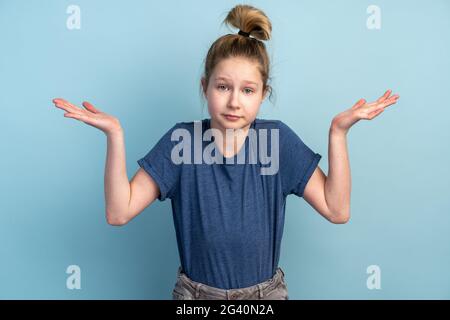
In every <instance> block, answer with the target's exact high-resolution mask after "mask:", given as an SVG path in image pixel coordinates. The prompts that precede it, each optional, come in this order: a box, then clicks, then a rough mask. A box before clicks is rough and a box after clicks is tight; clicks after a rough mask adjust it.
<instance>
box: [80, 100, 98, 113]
mask: <svg viewBox="0 0 450 320" xmlns="http://www.w3.org/2000/svg"><path fill="white" fill-rule="evenodd" d="M83 106H84V107H85V108H86V109H88V110H89V111H91V112H93V113H99V112H100V110H98V109H96V108H95V107H94V106H93V105H92V104H91V103H89V102H87V101H84V102H83Z"/></svg>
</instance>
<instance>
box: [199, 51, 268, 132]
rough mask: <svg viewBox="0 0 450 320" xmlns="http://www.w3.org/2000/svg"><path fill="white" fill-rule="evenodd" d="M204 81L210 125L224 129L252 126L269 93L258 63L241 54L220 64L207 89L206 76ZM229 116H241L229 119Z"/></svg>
mask: <svg viewBox="0 0 450 320" xmlns="http://www.w3.org/2000/svg"><path fill="white" fill-rule="evenodd" d="M201 82H202V86H203V92H204V94H205V96H206V99H207V101H208V112H209V114H210V116H211V126H212V127H214V128H217V129H220V130H221V131H224V130H225V129H241V128H244V129H246V128H247V127H249V126H250V124H251V123H252V122H253V120H254V119H255V118H256V116H257V114H258V111H259V108H260V106H261V103H262V101H263V100H264V98H265V94H266V93H267V91H266V92H265V93H264V95H263V91H262V89H263V83H262V79H261V74H260V72H259V70H258V68H257V64H256V63H255V62H252V61H250V60H248V59H245V58H241V57H238V58H236V57H233V58H228V59H225V60H222V61H221V62H220V63H219V64H217V66H216V67H215V69H214V72H213V73H212V74H211V78H210V79H209V84H208V87H207V88H206V81H205V79H204V78H202V81H201ZM226 115H234V116H237V117H238V118H237V120H234V119H229V118H227V117H226Z"/></svg>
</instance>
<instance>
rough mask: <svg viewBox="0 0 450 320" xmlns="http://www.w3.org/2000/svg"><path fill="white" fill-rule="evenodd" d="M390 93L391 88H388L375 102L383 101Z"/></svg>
mask: <svg viewBox="0 0 450 320" xmlns="http://www.w3.org/2000/svg"><path fill="white" fill-rule="evenodd" d="M391 93H392V90H391V89H388V90H387V91H386V92H385V93H384V94H383V95H382V96H381V97H380V98H379V99H378V100H377V102H383V101H384V100H386V99H387V98H388V97H389V95H390V94H391Z"/></svg>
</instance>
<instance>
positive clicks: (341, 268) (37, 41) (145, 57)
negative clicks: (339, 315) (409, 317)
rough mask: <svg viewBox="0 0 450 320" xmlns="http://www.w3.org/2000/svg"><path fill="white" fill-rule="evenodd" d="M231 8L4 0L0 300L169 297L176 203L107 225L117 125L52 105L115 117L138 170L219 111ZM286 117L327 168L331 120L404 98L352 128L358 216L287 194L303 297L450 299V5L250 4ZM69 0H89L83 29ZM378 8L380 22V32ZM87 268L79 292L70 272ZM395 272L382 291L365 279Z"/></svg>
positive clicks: (298, 290)
mask: <svg viewBox="0 0 450 320" xmlns="http://www.w3.org/2000/svg"><path fill="white" fill-rule="evenodd" d="M239 3H240V2H235V1H214V2H212V1H206V0H203V1H164V2H162V1H112V2H111V1H106V0H102V1H99V0H97V1H91V0H90V1H87V0H76V1H49V0H47V1H12V0H8V1H6V0H0V39H1V43H0V59H1V60H0V108H1V109H0V110H1V113H0V117H1V125H0V130H1V131H0V132H1V135H0V139H1V156H0V168H1V169H0V170H1V179H0V197H1V202H0V298H2V299H170V298H171V290H172V288H173V285H174V284H175V280H176V279H175V277H176V271H177V268H178V265H179V258H178V252H177V247H176V238H175V230H174V227H173V224H172V223H173V222H172V216H171V207H170V201H165V202H159V201H156V202H154V203H153V204H152V205H151V206H150V207H148V208H147V209H146V210H145V211H144V212H142V213H141V214H140V215H139V216H137V217H136V218H135V219H134V220H132V221H131V222H130V223H129V224H127V225H126V226H123V227H113V226H110V225H108V224H107V223H106V219H105V212H104V189H103V178H104V166H105V156H106V137H105V135H104V134H103V133H102V132H101V131H99V130H98V129H95V128H93V127H91V126H88V125H86V124H84V123H82V122H79V121H77V120H74V119H69V118H65V117H63V113H64V112H63V111H62V110H60V109H57V108H55V107H54V105H53V103H52V99H53V98H55V97H63V98H65V99H67V100H69V101H71V102H73V103H75V104H77V105H81V102H82V101H84V100H87V101H90V102H91V103H93V104H94V105H95V106H97V107H98V108H99V109H101V110H102V111H105V112H107V113H110V114H112V115H114V116H116V117H118V118H119V119H120V121H121V123H122V126H123V128H124V131H125V139H126V142H125V143H126V157H127V170H128V176H129V178H130V179H131V177H132V176H133V175H134V173H135V172H136V170H137V169H138V164H137V163H136V160H138V159H139V158H141V157H142V156H144V155H145V154H146V153H147V152H148V151H149V150H150V148H151V147H152V146H153V145H154V144H155V143H156V142H157V141H158V139H159V138H160V137H161V135H162V134H163V133H164V132H166V131H167V130H168V129H169V128H170V127H171V126H172V125H173V124H175V123H176V122H179V121H192V120H197V119H203V118H205V117H208V116H209V115H208V112H207V106H206V103H204V102H203V101H202V100H201V99H200V94H199V83H200V76H201V72H202V67H203V65H202V63H203V61H204V58H205V56H206V53H207V50H208V49H209V47H210V45H211V44H212V42H213V41H215V40H216V39H217V38H218V37H220V36H222V35H224V34H226V33H230V32H237V30H234V29H231V30H230V29H228V28H226V27H225V26H221V25H220V23H221V22H222V21H223V19H224V18H225V16H226V13H227V12H228V11H229V10H230V9H231V8H232V7H233V6H235V5H236V4H239ZM246 3H247V4H251V5H254V6H256V7H258V8H260V9H262V10H263V11H264V12H265V13H266V14H267V15H268V17H269V18H270V19H271V21H272V24H273V34H272V36H273V39H272V40H270V41H269V42H267V46H268V50H269V54H270V56H271V58H272V61H271V63H272V72H273V73H272V77H273V81H272V86H273V87H274V92H275V94H276V95H275V99H274V100H273V102H270V101H269V100H266V101H265V102H264V103H263V105H262V107H261V112H260V114H259V115H258V117H260V118H265V119H280V120H282V121H284V122H285V123H287V124H288V125H289V126H290V127H291V128H293V129H294V130H295V131H296V132H297V134H298V135H299V136H300V137H301V138H302V139H303V140H304V141H305V143H306V144H307V145H308V146H309V147H310V148H312V149H313V150H314V151H315V152H318V153H320V154H322V155H323V158H322V160H321V162H320V163H319V165H320V167H321V168H322V169H323V170H324V172H325V173H327V172H328V129H329V126H330V122H331V120H332V118H333V117H334V116H335V115H337V114H338V113H340V112H342V111H344V110H346V109H348V108H350V107H351V106H352V105H353V104H354V103H355V102H356V101H357V100H358V99H360V98H365V99H366V100H368V101H373V100H375V99H377V98H378V97H379V96H380V95H382V94H383V93H384V92H385V90H386V89H389V88H391V89H393V91H394V93H398V94H399V95H400V100H399V102H398V103H397V104H395V105H393V106H391V107H389V108H388V109H386V110H385V112H383V113H382V114H381V115H380V116H378V117H377V118H375V119H374V120H372V121H367V120H361V121H360V122H358V123H357V124H356V125H355V126H354V127H352V128H351V130H350V132H349V134H348V148H349V154H350V165H351V176H352V196H351V200H352V202H351V220H350V221H349V223H347V224H344V225H334V224H331V223H330V222H328V221H327V220H325V219H324V218H322V217H321V216H320V215H319V214H318V213H317V212H315V211H314V209H313V208H312V207H310V206H309V205H308V204H307V203H306V202H305V201H304V200H303V199H302V198H298V197H296V196H290V197H288V202H287V209H286V225H285V233H284V237H283V243H282V251H281V261H280V266H281V267H282V268H283V269H284V270H285V272H286V281H287V284H288V289H289V293H290V298H291V299H448V298H450V233H449V229H450V216H449V215H450V199H449V190H450V188H449V184H450V182H449V181H450V172H449V166H448V164H449V163H450V152H449V148H448V145H449V143H448V141H449V138H450V134H449V133H450V130H449V116H450V112H449V101H450V90H449V88H450V86H449V84H450V62H449V61H450V59H449V57H450V45H449V40H448V39H450V19H449V16H450V2H449V1H444V0H441V1H439V0H434V1H410V0H408V1H406V0H403V1H382V0H377V1H363V0H347V1H339V2H338V1H317V0H315V1H312V0H311V1H293V0H292V1H253V2H246ZM69 5H78V6H79V7H80V9H81V29H79V30H77V29H75V30H70V29H68V28H67V26H66V20H67V19H68V18H69V16H70V14H68V13H66V10H67V7H68V6H69ZM370 5H377V6H379V7H380V9H381V29H379V30H371V29H368V28H367V26H366V21H367V19H368V18H369V16H370V14H368V13H367V12H366V10H367V7H368V6H370ZM70 265H78V266H79V267H80V268H81V289H80V290H69V289H67V287H66V279H67V278H68V277H69V275H68V274H67V273H66V268H67V267H68V266H70ZM371 265H377V266H379V267H380V269H381V289H375V290H370V289H368V287H367V285H366V281H367V278H368V277H369V276H370V275H369V274H368V273H367V271H366V270H367V267H368V266H371Z"/></svg>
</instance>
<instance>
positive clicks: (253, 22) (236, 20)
mask: <svg viewBox="0 0 450 320" xmlns="http://www.w3.org/2000/svg"><path fill="white" fill-rule="evenodd" d="M223 23H226V24H227V25H230V26H233V27H235V28H237V29H239V30H241V31H242V32H245V33H248V34H250V35H251V36H252V37H254V38H256V39H258V40H269V39H270V36H271V33H272V24H271V22H270V20H269V18H268V17H267V16H266V15H265V13H264V12H262V11H261V10H259V9H257V8H255V7H252V6H249V5H237V6H235V7H234V8H233V9H231V10H230V12H228V15H227V17H226V18H225V20H224V21H223Z"/></svg>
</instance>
